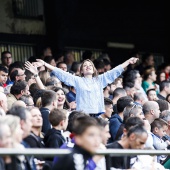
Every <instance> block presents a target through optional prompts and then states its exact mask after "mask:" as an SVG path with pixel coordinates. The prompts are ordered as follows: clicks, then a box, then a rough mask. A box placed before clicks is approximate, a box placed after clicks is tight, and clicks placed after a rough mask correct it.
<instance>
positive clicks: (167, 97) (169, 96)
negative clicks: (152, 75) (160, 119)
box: [166, 94, 170, 103]
mask: <svg viewBox="0 0 170 170" xmlns="http://www.w3.org/2000/svg"><path fill="white" fill-rule="evenodd" d="M166 101H168V102H169V103H170V94H168V95H167V96H166Z"/></svg>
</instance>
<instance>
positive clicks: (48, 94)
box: [41, 90, 57, 107]
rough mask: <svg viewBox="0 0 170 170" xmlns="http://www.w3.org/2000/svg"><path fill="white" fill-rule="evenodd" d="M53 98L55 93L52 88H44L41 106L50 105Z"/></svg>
mask: <svg viewBox="0 0 170 170" xmlns="http://www.w3.org/2000/svg"><path fill="white" fill-rule="evenodd" d="M54 100H57V95H56V93H55V92H54V91H52V90H45V91H44V92H43V94H42V96H41V102H42V107H46V106H49V105H51V104H52V102H53V101H54Z"/></svg>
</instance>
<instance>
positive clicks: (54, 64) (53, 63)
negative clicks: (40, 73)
mask: <svg viewBox="0 0 170 170" xmlns="http://www.w3.org/2000/svg"><path fill="white" fill-rule="evenodd" d="M50 64H51V65H52V66H54V67H56V62H55V60H54V59H52V60H51V62H50Z"/></svg>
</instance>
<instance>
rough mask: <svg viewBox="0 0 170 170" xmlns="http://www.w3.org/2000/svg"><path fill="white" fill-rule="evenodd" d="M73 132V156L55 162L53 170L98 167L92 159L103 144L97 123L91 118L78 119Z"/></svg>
mask: <svg viewBox="0 0 170 170" xmlns="http://www.w3.org/2000/svg"><path fill="white" fill-rule="evenodd" d="M73 131H74V133H75V136H74V138H75V145H74V147H73V149H72V152H71V154H69V155H66V156H63V157H60V158H59V159H58V161H57V162H55V164H54V166H53V168H52V170H56V169H62V170H68V169H72V170H75V169H76V167H81V169H86V168H87V167H88V166H89V164H91V163H92V164H91V168H92V169H94V168H95V167H96V163H97V162H94V161H93V160H92V157H93V153H94V152H95V151H96V150H97V149H98V148H99V146H100V143H101V137H100V129H99V126H98V123H97V121H96V120H95V118H93V117H90V116H84V117H80V118H77V119H76V121H75V122H74V130H73ZM80 160H81V161H80ZM63 162H64V163H63Z"/></svg>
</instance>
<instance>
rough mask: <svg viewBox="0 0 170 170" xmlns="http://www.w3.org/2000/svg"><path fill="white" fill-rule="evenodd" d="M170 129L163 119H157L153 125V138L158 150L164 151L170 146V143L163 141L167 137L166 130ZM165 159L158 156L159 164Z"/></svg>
mask: <svg viewBox="0 0 170 170" xmlns="http://www.w3.org/2000/svg"><path fill="white" fill-rule="evenodd" d="M167 128H168V124H167V122H166V121H164V120H163V119H160V118H158V119H155V120H154V121H153V122H152V123H151V131H152V133H153V134H152V137H153V146H154V148H155V149H157V150H160V149H161V150H164V149H167V147H168V146H169V145H170V142H169V141H168V140H167V141H163V139H162V137H163V136H165V135H166V130H167ZM164 159H165V156H163V155H161V156H158V162H161V161H162V160H164Z"/></svg>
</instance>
